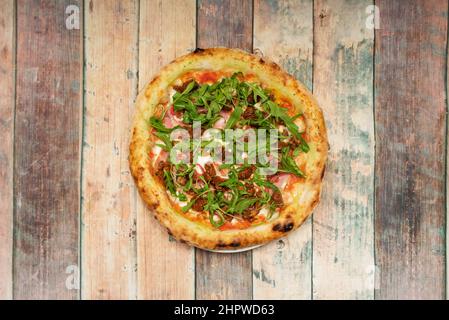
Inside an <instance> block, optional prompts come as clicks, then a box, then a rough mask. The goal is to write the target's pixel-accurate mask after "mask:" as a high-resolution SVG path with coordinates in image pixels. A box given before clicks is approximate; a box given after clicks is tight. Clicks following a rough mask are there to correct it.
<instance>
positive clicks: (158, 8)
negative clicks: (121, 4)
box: [137, 0, 196, 299]
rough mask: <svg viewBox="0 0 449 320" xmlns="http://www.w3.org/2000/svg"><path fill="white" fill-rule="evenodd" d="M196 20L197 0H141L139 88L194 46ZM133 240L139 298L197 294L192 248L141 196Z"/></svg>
mask: <svg viewBox="0 0 449 320" xmlns="http://www.w3.org/2000/svg"><path fill="white" fill-rule="evenodd" d="M195 24H196V1H195V0H184V1H175V0H168V1H166V0H150V1H141V2H140V28H139V30H140V33H139V88H140V90H142V89H143V87H144V86H145V85H146V83H147V82H148V81H150V80H151V78H152V77H153V76H155V75H156V74H157V72H158V71H159V69H160V68H161V67H162V66H163V65H165V64H167V63H169V62H170V61H171V60H173V59H174V58H175V57H177V56H180V55H182V54H185V53H187V52H188V51H191V50H193V49H194V48H195V38H196V37H195V32H196V29H195ZM137 245H138V246H137V256H138V269H137V270H138V275H137V278H138V279H139V282H138V298H139V299H193V298H194V297H195V251H194V249H193V248H191V247H188V246H186V245H184V244H181V243H176V242H173V241H169V236H168V235H167V232H166V230H165V229H163V228H161V227H160V225H159V223H158V222H157V221H156V220H155V219H153V215H152V212H150V210H148V209H147V208H146V207H145V206H144V204H143V202H142V201H139V202H138V207H137ZM155 257H157V258H155Z"/></svg>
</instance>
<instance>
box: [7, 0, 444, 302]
mask: <svg viewBox="0 0 449 320" xmlns="http://www.w3.org/2000/svg"><path fill="white" fill-rule="evenodd" d="M375 4H376V6H377V9H378V11H377V10H375V7H372V5H373V1H372V0H359V1H349V0H315V1H312V0H289V1H274V0H271V1H269V0H254V2H253V1H251V0H245V1H238V0H223V1H213V0H198V1H197V2H195V0H164V1H161V0H159V1H158V0H140V1H139V0H128V1H120V0H108V1H103V0H101V1H100V0H96V1H93V0H86V1H84V2H83V1H81V0H46V1H31V0H30V1H27V0H17V1H13V0H1V2H0V75H1V76H0V97H1V98H0V243H1V245H0V298H16V299H31V298H57V299H79V298H82V299H136V298H137V299H174V298H178V299H195V298H196V299H206V298H211V299H229V298H234V299H252V298H253V299H264V298H275V299H311V298H313V299H329V298H335V299H343V298H359V299H373V298H376V299H389V298H436V299H444V298H445V297H446V294H447V293H446V291H445V290H446V278H447V277H446V256H447V246H446V210H447V207H446V206H447V193H446V192H447V187H446V185H447V180H446V178H447V171H446V170H447V116H446V110H447V105H446V99H447V65H448V64H447V31H448V30H447V29H448V1H447V0H444V1H443V0H430V1H429V0H416V1H411V0H409V1H405V0H404V1H392V0H376V2H375ZM376 13H379V14H380V21H377V20H375V22H376V23H374V24H373V19H372V17H373V14H376ZM77 22H79V23H78V25H77ZM377 22H379V25H377ZM77 27H78V28H77ZM375 27H379V28H377V29H376V28H375ZM211 46H227V47H237V48H241V49H244V50H247V51H254V52H257V53H258V54H263V55H265V56H267V57H270V58H271V59H273V60H275V61H276V62H278V63H279V64H280V65H282V66H283V67H284V68H285V69H286V70H288V71H289V72H290V73H292V74H293V75H295V76H296V77H297V78H298V79H299V80H301V81H302V82H303V83H305V84H306V85H307V86H308V87H309V88H310V89H311V90H313V92H314V95H315V96H316V98H317V99H318V101H319V103H320V105H321V107H322V108H323V111H324V114H325V118H326V122H327V126H328V134H329V139H330V155H329V161H328V165H327V174H326V178H325V183H324V189H323V195H322V200H321V202H320V205H319V206H318V208H317V209H316V210H315V212H314V215H313V217H312V218H310V219H309V220H308V221H307V222H306V223H305V224H304V225H303V226H302V227H301V228H300V230H299V231H298V232H295V233H294V234H292V235H290V236H289V237H288V238H285V239H282V240H279V241H277V242H274V243H271V244H269V245H267V246H265V247H262V248H259V249H256V250H253V251H250V252H245V253H239V254H227V255H225V254H215V253H209V252H204V251H201V250H194V249H193V248H190V247H187V246H185V245H182V244H179V243H176V242H174V241H173V240H172V239H170V238H169V236H168V235H167V234H166V233H165V232H164V231H163V230H162V228H160V227H159V225H158V224H157V223H156V222H155V221H154V219H153V218H152V217H151V214H150V211H149V210H147V209H146V208H145V206H144V205H143V203H142V201H141V200H140V198H139V195H138V194H137V193H136V189H135V187H134V183H133V181H132V179H131V176H130V172H129V168H128V140H129V132H130V123H131V120H132V116H133V109H134V106H133V101H134V99H135V97H136V95H137V93H138V92H139V90H140V89H141V88H142V87H143V86H144V85H145V84H146V83H147V82H148V81H149V80H150V79H151V78H152V77H153V76H154V75H155V74H156V73H157V72H158V70H159V68H160V67H161V66H162V65H164V64H166V63H168V62H169V61H171V60H172V59H173V58H175V57H177V56H179V55H182V54H185V53H187V52H190V51H191V50H193V49H194V48H195V47H211Z"/></svg>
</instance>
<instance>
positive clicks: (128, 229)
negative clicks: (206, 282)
mask: <svg viewBox="0 0 449 320" xmlns="http://www.w3.org/2000/svg"><path fill="white" fill-rule="evenodd" d="M85 14H86V19H85V21H86V25H85V30H86V31H85V37H86V39H85V46H86V49H85V51H86V66H85V77H86V88H85V118H84V124H85V128H84V132H85V137H84V141H83V146H84V147H83V181H82V183H83V189H82V190H83V201H82V214H83V216H82V254H83V255H82V273H81V275H82V295H83V299H135V298H136V292H137V288H136V286H137V284H136V275H137V271H136V268H137V265H136V264H137V257H136V251H137V248H136V239H135V237H133V234H134V232H135V229H136V210H137V194H136V191H135V188H134V182H133V181H132V177H131V175H130V171H129V164H128V150H129V138H130V137H129V128H130V126H131V122H132V116H133V109H134V99H135V97H136V94H137V78H135V77H131V79H130V78H129V77H128V74H129V72H132V73H133V74H137V67H138V66H137V54H138V51H137V50H138V48H137V43H138V1H126V2H124V1H119V0H114V1H109V2H105V1H100V0H98V1H92V0H91V1H90V3H89V6H86V10H85Z"/></svg>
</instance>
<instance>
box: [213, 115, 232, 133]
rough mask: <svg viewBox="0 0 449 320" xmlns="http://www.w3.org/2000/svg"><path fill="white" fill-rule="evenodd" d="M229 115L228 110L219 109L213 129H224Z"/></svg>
mask: <svg viewBox="0 0 449 320" xmlns="http://www.w3.org/2000/svg"><path fill="white" fill-rule="evenodd" d="M230 116H231V113H230V112H227V111H220V119H218V121H217V122H215V124H214V128H215V129H224V128H225V126H226V122H228V119H229V117H230Z"/></svg>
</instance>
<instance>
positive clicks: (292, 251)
mask: <svg viewBox="0 0 449 320" xmlns="http://www.w3.org/2000/svg"><path fill="white" fill-rule="evenodd" d="M267 21H276V23H274V24H273V23H267ZM254 51H255V52H259V51H260V52H261V53H262V54H263V55H264V56H266V57H269V58H270V59H272V60H274V61H275V62H276V63H278V64H279V65H281V66H282V67H283V68H284V69H285V70H286V71H287V72H289V73H290V74H292V75H294V76H295V77H296V78H297V79H298V80H300V81H301V82H303V83H304V84H305V85H306V86H307V87H308V88H309V89H310V90H312V73H313V67H312V65H313V1H312V0H299V1H298V0H288V1H269V0H256V1H255V2H254ZM311 293H312V224H311V219H308V220H307V221H306V222H305V223H304V224H303V225H302V226H301V228H300V229H299V230H298V231H296V232H295V233H293V234H291V235H289V236H288V237H286V238H284V239H281V240H278V241H275V242H273V243H270V244H268V245H266V246H263V247H261V248H259V249H256V250H254V251H253V297H254V299H310V298H311Z"/></svg>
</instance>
